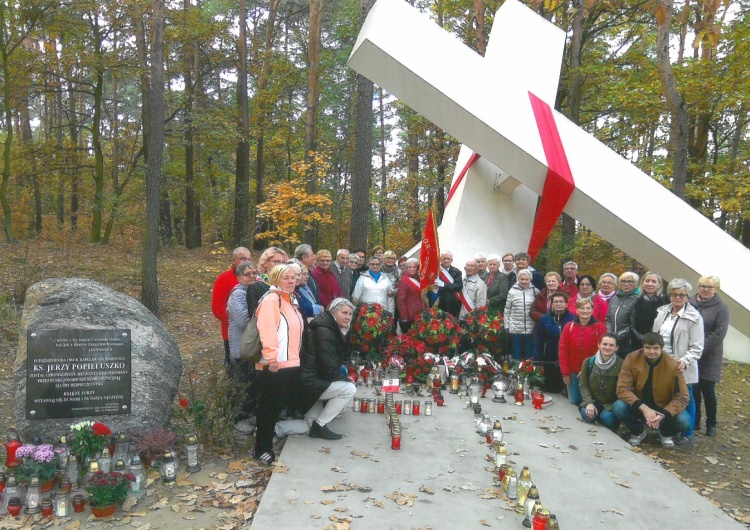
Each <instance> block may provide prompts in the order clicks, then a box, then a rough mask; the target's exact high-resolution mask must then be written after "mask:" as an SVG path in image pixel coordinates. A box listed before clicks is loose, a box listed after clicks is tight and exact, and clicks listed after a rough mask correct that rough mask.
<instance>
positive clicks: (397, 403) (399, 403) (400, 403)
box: [396, 399, 403, 414]
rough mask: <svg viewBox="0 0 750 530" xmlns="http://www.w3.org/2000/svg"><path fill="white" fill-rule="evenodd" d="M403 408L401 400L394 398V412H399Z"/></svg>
mask: <svg viewBox="0 0 750 530" xmlns="http://www.w3.org/2000/svg"><path fill="white" fill-rule="evenodd" d="M402 409H403V402H402V401H401V400H400V399H397V400H396V414H401V411H402Z"/></svg>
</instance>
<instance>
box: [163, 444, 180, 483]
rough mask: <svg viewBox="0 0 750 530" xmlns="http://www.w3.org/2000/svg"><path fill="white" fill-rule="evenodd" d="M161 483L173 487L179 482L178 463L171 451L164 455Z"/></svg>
mask: <svg viewBox="0 0 750 530" xmlns="http://www.w3.org/2000/svg"><path fill="white" fill-rule="evenodd" d="M161 481H162V483H163V484H167V485H172V484H174V483H175V482H176V481H177V462H175V459H174V455H173V454H172V453H171V452H169V451H168V452H166V453H164V456H163V457H162V459H161Z"/></svg>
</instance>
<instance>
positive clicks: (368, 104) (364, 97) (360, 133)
mask: <svg viewBox="0 0 750 530" xmlns="http://www.w3.org/2000/svg"><path fill="white" fill-rule="evenodd" d="M372 4H373V2H372V0H360V15H359V21H360V26H361V25H362V23H364V21H365V18H366V17H367V13H369V12H370V8H371V7H372ZM373 91H374V89H373V85H372V81H370V80H369V79H367V78H366V77H364V76H362V75H359V74H357V93H356V96H355V98H356V99H355V107H354V124H355V125H354V168H353V171H352V221H351V226H350V229H349V247H350V248H360V247H361V248H367V227H368V224H369V220H370V208H371V205H370V186H372V97H373Z"/></svg>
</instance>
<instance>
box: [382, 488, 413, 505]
mask: <svg viewBox="0 0 750 530" xmlns="http://www.w3.org/2000/svg"><path fill="white" fill-rule="evenodd" d="M385 498H386V499H391V500H393V501H394V502H395V503H396V504H398V505H399V506H414V500H415V499H416V498H417V496H416V495H412V494H410V493H401V492H399V491H394V492H393V493H389V494H388V495H386V496H385Z"/></svg>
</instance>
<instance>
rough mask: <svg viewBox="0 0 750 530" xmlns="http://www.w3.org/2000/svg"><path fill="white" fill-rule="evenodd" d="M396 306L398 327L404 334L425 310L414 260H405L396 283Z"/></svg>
mask: <svg viewBox="0 0 750 530" xmlns="http://www.w3.org/2000/svg"><path fill="white" fill-rule="evenodd" d="M396 306H397V307H398V318H399V321H398V325H399V327H400V328H401V333H406V332H407V331H409V328H411V324H412V322H414V320H416V318H417V317H418V316H419V314H420V313H421V312H422V311H424V309H425V305H424V302H423V301H422V291H421V289H420V288H419V260H418V259H416V258H410V259H408V260H406V267H405V268H404V273H403V275H402V276H401V280H400V281H399V282H398V291H396Z"/></svg>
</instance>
